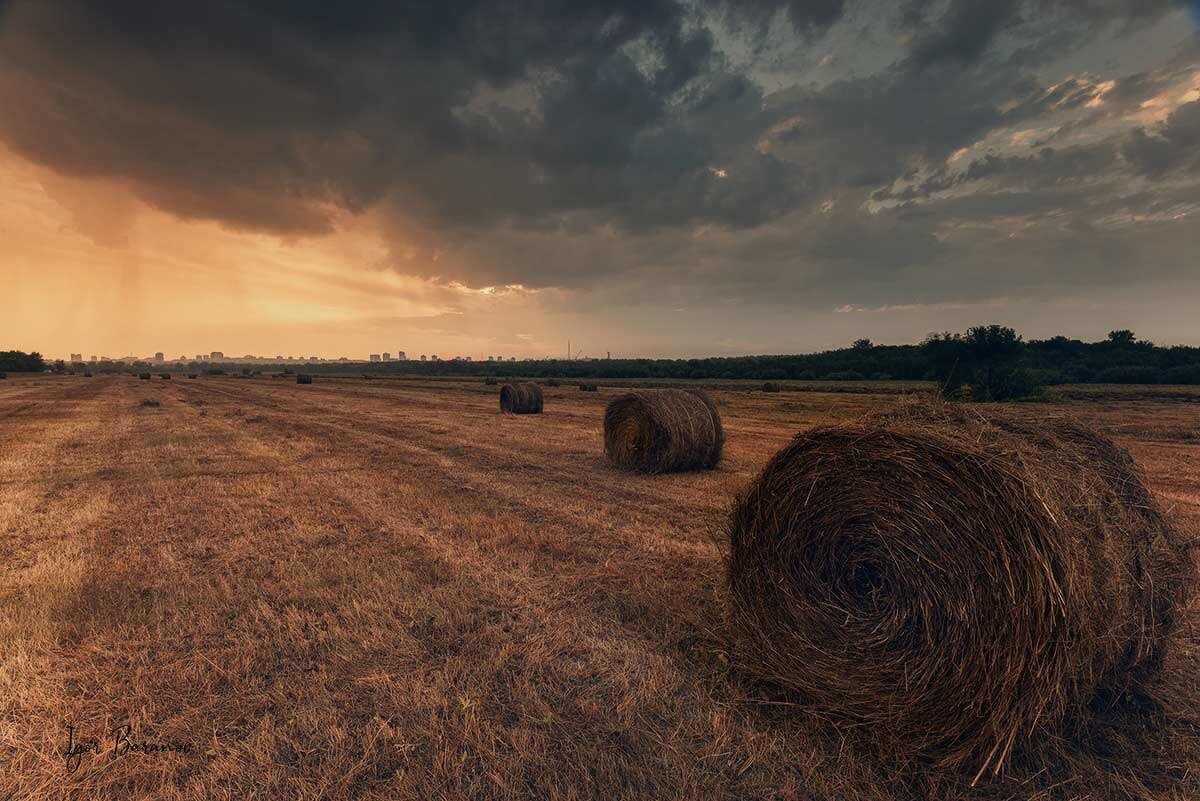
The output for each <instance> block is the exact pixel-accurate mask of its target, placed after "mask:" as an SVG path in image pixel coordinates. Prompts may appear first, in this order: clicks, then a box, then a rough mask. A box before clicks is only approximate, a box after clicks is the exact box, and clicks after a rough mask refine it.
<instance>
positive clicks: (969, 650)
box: [726, 404, 1194, 782]
mask: <svg viewBox="0 0 1200 801" xmlns="http://www.w3.org/2000/svg"><path fill="white" fill-rule="evenodd" d="M1192 548H1193V544H1192V543H1189V542H1188V541H1187V540H1186V539H1185V538H1184V537H1181V536H1180V535H1179V533H1177V532H1176V530H1175V528H1174V527H1173V525H1172V524H1171V523H1170V522H1169V521H1168V520H1167V519H1166V518H1165V517H1164V516H1163V514H1162V513H1161V512H1160V510H1159V508H1158V506H1157V505H1156V502H1155V500H1154V499H1153V497H1152V496H1151V494H1150V492H1149V491H1148V490H1147V488H1146V485H1145V483H1144V479H1143V477H1142V474H1141V472H1140V471H1139V469H1138V468H1137V466H1136V465H1135V464H1134V462H1133V460H1132V459H1131V458H1130V456H1129V454H1128V453H1127V452H1126V451H1125V450H1123V449H1122V448H1119V447H1118V446H1116V445H1114V444H1113V443H1112V441H1110V440H1108V439H1107V438H1105V437H1103V436H1101V435H1099V434H1097V433H1095V432H1094V431H1091V430H1089V429H1087V428H1084V427H1082V426H1080V425H1079V424H1077V423H1074V422H1071V421H1069V420H1063V419H1057V420H1054V419H1051V420H1049V421H1047V420H1046V419H1045V415H1044V414H1042V415H1040V416H1037V415H1034V414H1031V413H1023V414H1022V413H1018V412H1014V411H1011V410H1009V411H1004V410H996V411H989V412H987V413H986V414H984V413H982V412H972V411H967V410H965V409H962V408H958V407H952V406H950V405H937V404H928V405H926V406H921V405H914V404H908V405H906V406H901V407H900V408H899V409H898V410H892V411H887V412H876V413H873V414H869V415H867V416H866V417H864V418H862V419H861V420H859V421H855V422H849V423H840V424H830V425H825V426H821V427H818V428H814V429H811V430H808V431H803V432H801V433H800V434H798V435H797V436H796V437H795V438H794V439H793V440H792V442H791V444H789V445H787V446H786V447H785V448H783V449H782V450H781V451H779V452H778V453H777V454H776V455H775V457H774V458H773V459H772V460H771V461H770V462H769V463H768V464H767V466H766V467H765V468H764V469H763V471H762V473H761V474H760V475H759V476H758V478H757V479H756V480H755V481H754V483H752V484H751V485H750V487H749V489H748V490H747V491H746V492H745V493H743V494H742V495H741V496H740V497H739V499H738V501H737V504H736V506H735V509H734V513H733V515H732V519H731V524H730V528H729V551H728V554H729V559H728V563H727V573H726V584H727V588H728V593H729V604H728V617H727V620H728V623H729V627H730V630H731V633H732V637H733V642H734V647H733V658H734V662H735V664H737V666H738V667H739V669H743V670H746V671H748V672H750V673H752V674H754V675H757V676H759V677H761V678H764V679H766V680H768V681H770V682H772V683H774V684H775V685H777V686H780V687H782V688H784V689H786V690H788V691H790V692H792V693H794V694H795V696H796V697H797V699H798V701H799V703H801V705H803V706H804V707H805V708H807V709H809V710H810V711H811V712H812V713H813V714H815V715H817V716H819V717H820V718H822V719H825V720H830V721H833V722H835V723H837V724H838V725H845V726H847V727H848V728H847V731H850V732H854V733H856V736H862V737H866V738H869V739H870V740H871V741H872V742H873V743H874V744H875V747H874V748H873V749H872V751H873V753H876V754H878V755H879V757H880V758H881V759H884V760H885V761H893V760H894V762H895V763H896V764H903V765H913V764H921V765H927V766H931V767H932V768H934V769H939V770H948V771H951V772H953V773H958V774H960V775H963V776H964V777H965V781H969V782H979V781H985V782H986V781H990V780H993V779H996V778H997V777H998V776H1000V775H1001V774H1002V772H1003V774H1004V775H1005V776H1007V775H1008V774H1009V773H1011V771H1012V770H1017V771H1020V772H1021V773H1020V775H1021V776H1026V777H1030V779H1031V780H1032V778H1033V777H1037V776H1040V775H1043V774H1045V773H1046V772H1047V771H1053V770H1059V771H1061V770H1063V769H1064V768H1063V767H1062V766H1064V765H1065V766H1068V768H1066V769H1069V770H1073V769H1074V768H1075V767H1077V766H1079V765H1081V764H1085V762H1084V760H1086V759H1088V753H1089V752H1087V751H1086V750H1078V749H1080V748H1084V745H1085V744H1086V742H1091V740H1089V739H1088V735H1086V734H1080V732H1085V731H1087V730H1088V726H1089V724H1090V722H1091V721H1093V720H1094V719H1095V715H1096V714H1097V713H1098V712H1103V713H1104V714H1117V712H1115V711H1114V710H1118V709H1119V710H1124V711H1123V712H1122V713H1121V714H1128V715H1130V716H1131V718H1130V719H1131V720H1133V721H1135V722H1134V723H1131V724H1125V725H1126V726H1127V727H1128V729H1129V731H1131V732H1145V734H1144V735H1139V736H1140V737H1142V740H1141V741H1140V743H1141V744H1137V745H1130V744H1128V742H1129V741H1127V740H1124V739H1120V740H1114V741H1113V743H1112V744H1111V745H1110V746H1108V747H1109V748H1113V749H1116V750H1115V751H1114V752H1112V753H1097V754H1096V755H1095V756H1094V757H1093V758H1094V759H1095V760H1097V761H1095V762H1094V763H1092V764H1093V766H1099V765H1101V764H1102V763H1103V764H1107V762H1105V760H1107V761H1108V762H1111V761H1112V760H1116V761H1117V762H1120V763H1121V764H1124V760H1126V759H1127V758H1128V759H1130V760H1131V761H1132V760H1133V758H1135V757H1138V756H1140V755H1141V753H1142V751H1150V750H1153V749H1154V748H1167V747H1169V746H1162V745H1158V744H1157V743H1158V740H1155V738H1156V737H1158V738H1159V740H1161V741H1162V742H1167V740H1166V738H1165V737H1162V733H1161V732H1160V731H1159V730H1158V729H1159V727H1158V725H1157V724H1155V723H1154V722H1153V720H1146V721H1142V719H1141V718H1140V717H1138V716H1139V715H1143V714H1146V709H1148V708H1149V707H1146V706H1145V705H1146V704H1147V702H1146V701H1145V699H1146V698H1147V697H1148V696H1146V695H1144V694H1143V693H1144V691H1145V688H1146V687H1148V686H1149V685H1150V683H1151V682H1152V681H1153V679H1154V677H1155V676H1156V674H1157V673H1158V672H1159V670H1160V668H1161V666H1162V664H1163V660H1164V656H1165V651H1166V646H1167V643H1168V636H1169V634H1170V633H1171V632H1172V631H1173V630H1174V628H1175V627H1176V626H1177V624H1178V622H1179V619H1180V618H1181V617H1182V610H1183V609H1185V608H1186V606H1187V602H1186V598H1187V597H1188V593H1189V590H1190V587H1191V585H1192V584H1193V583H1194V582H1193V579H1194V575H1193V574H1194V567H1193V565H1192V562H1191V558H1192V557H1191V551H1192ZM1139 699H1141V700H1139ZM1097 725H1100V724H1097ZM1122 731H1123V732H1124V731H1125V729H1124V728H1123V729H1122ZM1125 736H1126V735H1125V734H1122V735H1121V737H1122V738H1124V737H1125ZM1178 742H1182V741H1178ZM1175 747H1176V748H1182V747H1184V746H1175ZM1162 756H1163V759H1164V760H1165V762H1164V761H1159V762H1154V763H1153V765H1159V766H1160V767H1158V768H1155V767H1153V765H1151V764H1150V762H1149V761H1146V762H1143V764H1144V765H1147V766H1148V767H1146V770H1149V771H1150V772H1151V774H1154V773H1155V771H1161V770H1166V769H1167V768H1166V767H1165V766H1164V765H1170V764H1173V763H1172V760H1179V759H1182V758H1183V757H1181V756H1180V755H1177V754H1172V753H1167V754H1165V755H1162ZM985 777H986V778H985ZM1155 778H1156V779H1157V780H1162V779H1163V778H1164V777H1162V776H1155Z"/></svg>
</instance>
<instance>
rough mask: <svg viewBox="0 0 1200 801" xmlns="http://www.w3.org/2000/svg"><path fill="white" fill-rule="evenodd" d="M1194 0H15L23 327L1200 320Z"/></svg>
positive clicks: (18, 313) (606, 332)
mask: <svg viewBox="0 0 1200 801" xmlns="http://www.w3.org/2000/svg"><path fill="white" fill-rule="evenodd" d="M1198 31H1200V3H1197V2H1177V1H1176V0H887V1H886V2H885V1H883V0H740V2H734V1H733V0H628V1H625V0H620V1H605V0H574V1H573V2H568V0H542V2H538V3H528V2H525V3H522V2H516V1H515V0H440V1H439V2H437V3H427V2H412V3H409V2H403V1H401V2H389V1H388V0H343V2H339V3H328V2H324V0H257V1H255V2H251V1H250V0H207V1H206V2H203V3H199V2H189V3H162V2H159V0H114V2H109V3H98V2H92V1H91V0H0V350H4V349H20V350H30V351H31V350H37V351H40V352H42V353H43V354H45V355H48V356H54V357H59V356H63V357H65V356H67V355H68V354H70V353H83V354H84V355H85V357H86V356H89V355H92V354H97V355H108V356H123V355H127V354H137V355H147V354H151V353H154V352H156V351H162V352H165V353H166V355H167V356H168V357H171V358H174V357H177V356H179V355H189V356H190V355H194V354H199V353H207V352H209V351H213V350H220V351H223V352H225V353H226V354H227V355H231V354H236V355H242V354H257V355H271V356H273V355H301V354H302V355H316V356H321V357H328V358H336V357H339V356H349V357H351V358H365V357H366V355H367V354H368V353H381V352H384V351H389V352H392V353H395V352H397V351H405V352H406V353H407V354H408V355H409V357H410V358H411V357H414V356H417V355H419V354H422V353H424V354H438V355H439V356H441V357H442V358H448V357H451V356H455V355H463V356H472V357H473V358H476V359H478V358H484V357H486V356H489V355H499V356H504V357H510V356H515V357H518V358H522V357H556V356H557V357H563V356H565V355H566V353H567V343H568V340H570V342H571V346H572V353H573V354H580V353H581V354H582V355H583V356H603V355H605V354H607V353H611V354H612V355H613V356H614V357H617V356H648V357H696V356H706V355H718V356H721V355H743V354H760V353H797V352H809V351H816V350H824V349H828V348H836V347H843V346H846V345H848V344H849V343H850V342H852V341H853V340H855V339H858V338H861V337H866V338H870V339H872V340H874V341H876V342H886V343H903V342H919V341H920V340H921V339H923V338H924V337H925V335H926V334H928V333H930V332H934V331H944V330H963V329H965V328H966V327H968V326H970V325H975V324H990V323H1001V324H1005V325H1012V326H1014V327H1016V328H1017V329H1018V330H1019V331H1020V332H1021V333H1023V334H1024V335H1025V336H1026V338H1039V337H1048V336H1053V335H1056V334H1066V335H1068V336H1072V337H1078V338H1081V339H1085V340H1096V339H1101V338H1103V337H1104V336H1105V334H1106V333H1107V332H1108V331H1109V330H1111V329H1117V328H1129V329H1132V330H1134V331H1135V332H1136V333H1137V334H1138V335H1139V336H1140V337H1142V338H1146V339H1150V340H1153V341H1155V342H1159V343H1161V344H1177V343H1178V344H1191V345H1200V322H1198V321H1200V315H1198V314H1197V307H1198V306H1200V304H1198V303H1197V301H1198V300H1200V269H1198V268H1200V260H1198V259H1197V256H1196V253H1197V243H1200V33H1198Z"/></svg>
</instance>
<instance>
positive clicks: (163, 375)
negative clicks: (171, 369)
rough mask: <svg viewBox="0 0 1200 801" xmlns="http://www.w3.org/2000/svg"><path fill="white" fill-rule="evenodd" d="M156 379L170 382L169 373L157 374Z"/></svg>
mask: <svg viewBox="0 0 1200 801" xmlns="http://www.w3.org/2000/svg"><path fill="white" fill-rule="evenodd" d="M158 377H159V378H161V379H162V380H163V381H170V380H171V374H170V373H159V374H158Z"/></svg>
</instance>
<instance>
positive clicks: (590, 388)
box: [579, 382, 600, 392]
mask: <svg viewBox="0 0 1200 801" xmlns="http://www.w3.org/2000/svg"><path fill="white" fill-rule="evenodd" d="M598 389H600V387H599V386H597V385H596V384H588V383H587V382H583V383H580V385H579V391H580V392H595V391H596V390H598Z"/></svg>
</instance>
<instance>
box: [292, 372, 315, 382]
mask: <svg viewBox="0 0 1200 801" xmlns="http://www.w3.org/2000/svg"><path fill="white" fill-rule="evenodd" d="M296 383H297V384H311V383H312V376H311V375H305V374H304V373H296Z"/></svg>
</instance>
